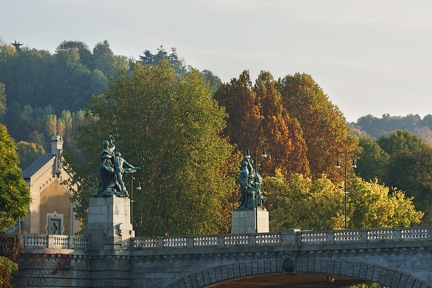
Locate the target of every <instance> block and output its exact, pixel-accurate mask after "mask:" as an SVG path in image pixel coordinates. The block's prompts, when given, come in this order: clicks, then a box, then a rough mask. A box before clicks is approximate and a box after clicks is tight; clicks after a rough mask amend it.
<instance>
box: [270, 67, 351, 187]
mask: <svg viewBox="0 0 432 288" xmlns="http://www.w3.org/2000/svg"><path fill="white" fill-rule="evenodd" d="M276 87H277V89H278V91H280V93H281V97H282V101H283V105H284V108H285V109H286V110H287V111H288V113H289V114H290V116H291V117H293V118H295V119H297V120H298V121H299V123H300V125H301V128H302V130H303V133H304V134H303V135H304V139H305V141H306V145H307V149H308V150H307V159H308V160H309V165H310V169H311V171H312V177H313V178H314V179H316V178H319V177H321V175H322V174H326V175H328V177H329V178H330V179H332V180H333V181H335V180H340V179H341V177H342V173H343V169H336V168H335V164H336V160H339V161H342V162H343V161H344V160H345V159H346V158H354V159H355V152H356V151H357V144H356V141H355V138H354V137H350V136H349V135H348V130H349V128H348V125H347V124H346V119H345V117H344V115H343V114H342V112H341V111H340V110H339V108H338V107H337V106H336V105H334V104H333V103H332V102H331V101H330V100H329V98H328V96H327V95H326V94H324V92H323V90H322V89H321V87H319V85H318V84H317V83H316V82H315V81H314V80H313V78H312V77H311V76H310V75H307V74H300V73H296V74H295V75H293V76H291V75H288V76H286V77H284V78H282V79H279V80H278V83H277V86H276ZM347 161H348V160H347ZM347 167H348V168H349V169H351V165H347Z"/></svg>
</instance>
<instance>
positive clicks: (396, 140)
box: [377, 130, 427, 155]
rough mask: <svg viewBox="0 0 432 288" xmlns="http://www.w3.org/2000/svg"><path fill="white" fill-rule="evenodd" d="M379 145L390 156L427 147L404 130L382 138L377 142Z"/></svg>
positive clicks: (412, 134) (416, 137)
mask: <svg viewBox="0 0 432 288" xmlns="http://www.w3.org/2000/svg"><path fill="white" fill-rule="evenodd" d="M377 143H378V145H379V146H380V147H381V149H383V150H384V151H385V152H387V153H388V154H390V155H394V154H396V153H398V152H401V151H414V150H417V149H421V148H424V147H426V146H427V144H426V143H425V142H424V141H423V140H421V139H420V138H419V137H418V136H416V135H415V134H414V133H412V132H409V131H403V130H396V131H394V132H393V133H392V134H391V135H390V136H382V137H380V138H379V139H378V140H377Z"/></svg>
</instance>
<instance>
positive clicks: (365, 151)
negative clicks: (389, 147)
mask: <svg viewBox="0 0 432 288" xmlns="http://www.w3.org/2000/svg"><path fill="white" fill-rule="evenodd" d="M359 147H360V148H361V151H360V153H359V154H358V157H359V158H358V160H357V169H356V174H357V175H358V176H360V177H362V178H363V179H364V180H366V181H374V180H375V179H376V180H377V181H378V183H384V181H385V180H386V179H387V178H386V175H387V173H388V164H389V160H390V155H389V154H388V153H386V152H384V151H383V150H382V149H381V147H380V146H379V145H378V143H377V142H376V141H374V140H373V139H372V138H370V137H367V136H366V137H360V138H359Z"/></svg>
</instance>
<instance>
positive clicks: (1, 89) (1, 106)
mask: <svg viewBox="0 0 432 288" xmlns="http://www.w3.org/2000/svg"><path fill="white" fill-rule="evenodd" d="M4 114H6V89H5V85H4V84H2V83H0V119H2V118H3V115H4Z"/></svg>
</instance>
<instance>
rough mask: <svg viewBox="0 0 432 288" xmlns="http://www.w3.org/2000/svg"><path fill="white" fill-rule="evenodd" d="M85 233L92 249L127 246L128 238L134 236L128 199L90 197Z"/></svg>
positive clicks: (123, 247)
mask: <svg viewBox="0 0 432 288" xmlns="http://www.w3.org/2000/svg"><path fill="white" fill-rule="evenodd" d="M86 234H87V235H88V236H90V245H91V249H92V250H102V249H125V248H128V247H129V240H130V238H132V237H135V231H134V230H133V227H132V224H131V223H130V199H129V198H122V197H116V196H110V197H97V198H90V205H89V208H88V224H87V229H86Z"/></svg>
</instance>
